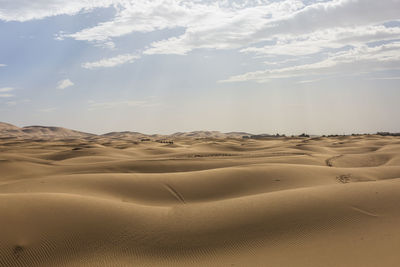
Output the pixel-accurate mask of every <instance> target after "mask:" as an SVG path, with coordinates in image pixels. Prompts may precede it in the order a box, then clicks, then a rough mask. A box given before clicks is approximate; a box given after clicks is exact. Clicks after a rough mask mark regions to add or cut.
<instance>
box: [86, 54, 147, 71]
mask: <svg viewBox="0 0 400 267" xmlns="http://www.w3.org/2000/svg"><path fill="white" fill-rule="evenodd" d="M138 58H139V56H138V55H134V54H123V55H118V56H116V57H111V58H103V59H101V60H99V61H95V62H86V63H83V64H82V67H83V68H85V69H95V68H111V67H115V66H118V65H122V64H126V63H132V62H134V61H135V59H138Z"/></svg>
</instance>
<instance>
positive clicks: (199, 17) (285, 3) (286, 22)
mask: <svg viewBox="0 0 400 267" xmlns="http://www.w3.org/2000/svg"><path fill="white" fill-rule="evenodd" d="M0 3H1V8H0V19H1V20H5V21H10V20H17V21H27V20H31V19H41V18H44V17H48V16H56V15H61V14H67V15H74V14H77V13H79V12H90V11H92V10H93V9H94V8H104V7H113V8H114V9H115V15H114V17H113V18H111V19H109V20H108V21H103V22H101V23H98V24H97V25H95V26H91V27H87V28H84V29H81V30H79V31H77V32H72V33H66V32H60V33H59V35H58V39H64V38H73V39H75V40H80V41H88V42H92V43H93V44H94V45H95V46H101V47H108V48H111V49H114V48H116V47H117V46H118V41H117V37H121V36H124V35H128V34H131V33H135V32H140V33H149V32H154V31H157V30H165V29H179V30H180V32H181V33H180V34H178V35H175V36H172V37H169V38H166V39H161V40H156V41H154V42H152V43H150V44H148V45H147V46H146V47H144V49H143V51H144V52H143V53H144V54H147V55H154V54H177V55H186V54H189V53H190V52H191V51H193V50H195V49H217V50H224V49H225V50H226V49H238V50H239V51H241V52H243V53H248V54H249V55H250V56H253V57H268V58H269V62H268V64H269V65H273V64H278V65H281V64H283V62H284V60H287V61H286V65H287V66H285V67H284V68H277V69H271V70H261V71H258V72H250V73H245V74H242V75H237V76H235V77H231V78H229V79H228V80H229V81H235V80H243V79H244V80H248V79H249V80H257V81H263V80H265V79H266V78H268V77H269V78H271V77H289V75H290V74H291V73H293V74H294V75H302V73H305V72H307V71H308V72H311V70H313V72H320V71H316V70H317V69H318V70H321V69H332V68H335V66H337V65H343V64H350V63H351V62H364V61H368V62H369V63H368V64H367V66H368V67H371V69H376V68H378V67H379V66H378V65H379V64H382V65H384V66H383V67H384V68H389V67H390V66H393V64H389V63H388V62H389V61H390V62H393V61H394V60H393V58H396V57H397V54H398V52H397V51H395V50H391V51H390V52H389V51H388V50H385V51H377V52H373V50H371V49H370V47H371V43H372V42H378V43H380V44H381V43H383V42H384V41H385V42H389V43H393V42H395V41H396V40H398V39H400V27H389V26H387V24H386V22H393V21H397V22H399V21H400V15H399V14H400V13H399V10H400V1H399V0H380V1H376V0H324V1H319V0H314V1H311V0H309V1H305V0H280V1H269V0H243V1H240V0H216V1H210V0H204V1H199V0H71V1H63V0H37V1H28V0H0ZM385 25H386V26H385ZM397 25H398V24H397ZM349 47H353V48H352V49H350V50H349ZM346 49H347V50H349V51H348V52H349V53H351V52H354V53H356V54H353V55H348V58H347V59H346V60H345V58H344V54H340V53H341V52H334V51H337V50H339V51H344V50H346ZM359 49H365V50H366V51H369V52H365V51H364V52H363V51H361V50H359ZM394 49H398V48H394ZM332 51H333V52H332ZM355 51H357V52H355ZM329 53H334V54H329ZM316 54H318V57H315V58H314V63H309V64H304V63H303V65H296V64H299V63H300V62H299V60H294V61H291V62H290V60H292V58H291V57H296V59H299V56H305V55H316ZM279 56H284V57H287V58H282V57H281V58H279ZM366 57H369V58H366ZM137 58H139V56H137V55H134V54H129V53H128V54H123V55H119V56H115V57H111V58H103V59H101V60H99V61H95V62H87V63H84V64H82V67H83V68H87V69H95V68H102V67H114V66H118V65H121V64H125V63H130V62H133V61H134V60H135V59H137ZM320 58H322V60H319V61H317V62H315V60H316V59H320ZM385 58H386V59H385ZM373 62H375V64H374V63H373ZM377 62H379V64H378V63H377ZM383 62H385V63H383ZM288 66H289V67H288ZM383 67H382V68H383ZM361 68H363V69H366V67H365V66H361Z"/></svg>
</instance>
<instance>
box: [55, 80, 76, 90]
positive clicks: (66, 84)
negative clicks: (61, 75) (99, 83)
mask: <svg viewBox="0 0 400 267" xmlns="http://www.w3.org/2000/svg"><path fill="white" fill-rule="evenodd" d="M71 86H74V83H73V82H72V81H71V80H70V79H65V80H61V81H59V82H58V84H57V89H61V90H63V89H65V88H68V87H71Z"/></svg>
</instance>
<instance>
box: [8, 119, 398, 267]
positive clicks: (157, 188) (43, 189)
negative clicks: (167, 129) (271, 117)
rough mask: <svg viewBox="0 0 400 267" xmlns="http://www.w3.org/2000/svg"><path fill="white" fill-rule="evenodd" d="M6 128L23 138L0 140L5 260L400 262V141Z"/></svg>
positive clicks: (149, 263)
mask: <svg viewBox="0 0 400 267" xmlns="http://www.w3.org/2000/svg"><path fill="white" fill-rule="evenodd" d="M22 129H23V128H22ZM35 130H36V128H35ZM4 131H8V132H9V131H17V132H18V134H20V135H19V136H17V137H15V136H14V137H13V136H12V135H11V136H8V137H9V138H3V139H0V214H1V216H0V226H1V227H0V236H1V238H0V266H189V265H190V266H191V265H193V266H204V265H210V266H397V265H398V262H399V261H400V256H398V252H397V250H398V244H399V242H400V230H399V229H398V225H399V223H400V194H399V190H400V179H399V178H400V139H399V138H398V137H394V136H377V135H364V136H346V137H329V138H328V137H318V138H272V139H265V140H254V139H242V138H229V137H228V138H227V137H221V136H214V135H215V134H216V133H213V132H212V133H210V134H208V135H207V137H205V138H202V139H197V138H193V137H191V136H187V135H182V134H181V135H175V137H171V136H170V137H169V138H170V139H169V140H172V141H173V142H170V143H161V142H158V141H157V140H156V139H155V138H154V140H153V139H152V140H150V141H147V140H146V141H140V140H138V139H136V138H134V137H130V136H129V134H128V135H127V133H122V138H119V137H118V134H117V133H113V134H108V135H102V136H98V135H86V134H82V135H80V134H78V135H77V136H76V137H74V138H71V136H68V138H67V139H65V138H63V136H64V137H65V136H66V135H63V133H68V134H70V133H72V134H75V132H65V131H64V130H62V129H50V131H55V132H56V133H57V132H60V131H61V134H60V135H58V136H57V138H54V136H55V135H53V138H50V139H48V138H47V137H49V136H51V135H50V134H44V136H45V137H46V138H43V139H36V138H33V137H32V135H30V134H28V135H21V132H19V131H22V132H23V130H21V128H18V127H16V128H14V127H13V126H12V125H4V124H2V125H0V132H3V134H4ZM45 132H46V131H45ZM235 134H238V133H235ZM239 134H240V135H241V134H242V133H239ZM5 135H6V134H4V135H3V136H5ZM33 136H34V137H35V136H36V137H37V136H39V135H38V134H36V135H35V134H34V135H33ZM120 137H121V136H120ZM138 138H139V139H140V138H143V136H139V137H138Z"/></svg>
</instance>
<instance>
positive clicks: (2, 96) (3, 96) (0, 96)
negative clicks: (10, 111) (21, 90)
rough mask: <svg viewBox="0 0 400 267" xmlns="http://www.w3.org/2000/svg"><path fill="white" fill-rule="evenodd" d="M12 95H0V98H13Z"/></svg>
mask: <svg viewBox="0 0 400 267" xmlns="http://www.w3.org/2000/svg"><path fill="white" fill-rule="evenodd" d="M13 96H14V95H13V94H0V98H6V97H13Z"/></svg>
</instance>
